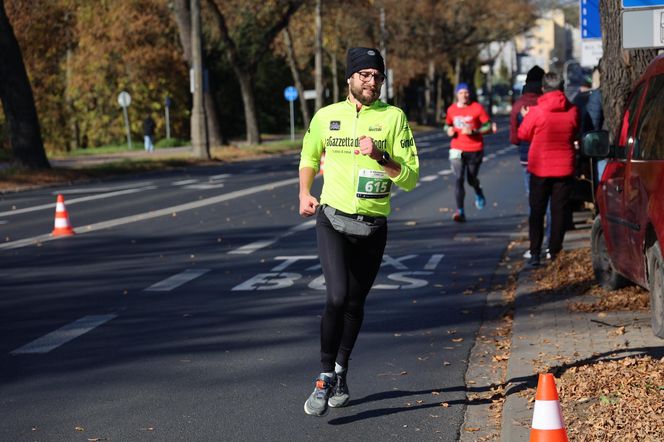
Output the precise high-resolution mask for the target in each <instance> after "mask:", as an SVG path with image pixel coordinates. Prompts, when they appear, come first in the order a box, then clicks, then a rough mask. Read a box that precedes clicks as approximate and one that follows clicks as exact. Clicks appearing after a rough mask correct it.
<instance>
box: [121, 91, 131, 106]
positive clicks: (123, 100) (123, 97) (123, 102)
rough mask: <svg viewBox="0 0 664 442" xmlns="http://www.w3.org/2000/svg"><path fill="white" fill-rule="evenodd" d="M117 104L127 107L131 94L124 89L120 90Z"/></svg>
mask: <svg viewBox="0 0 664 442" xmlns="http://www.w3.org/2000/svg"><path fill="white" fill-rule="evenodd" d="M118 104H119V105H120V106H122V107H129V105H130V104H131V95H129V93H128V92H125V91H122V92H120V93H119V94H118Z"/></svg>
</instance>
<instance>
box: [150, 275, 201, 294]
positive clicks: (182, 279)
mask: <svg viewBox="0 0 664 442" xmlns="http://www.w3.org/2000/svg"><path fill="white" fill-rule="evenodd" d="M209 271H210V269H187V270H184V271H182V272H180V273H178V274H177V275H173V276H170V277H168V278H166V279H164V280H163V281H159V282H157V283H155V284H152V285H151V286H150V287H148V288H146V289H144V290H143V291H144V292H170V291H171V290H173V289H175V288H178V287H180V286H181V285H182V284H185V283H187V282H189V281H192V280H194V279H196V278H198V277H200V276H203V275H205V274H206V273H207V272H209Z"/></svg>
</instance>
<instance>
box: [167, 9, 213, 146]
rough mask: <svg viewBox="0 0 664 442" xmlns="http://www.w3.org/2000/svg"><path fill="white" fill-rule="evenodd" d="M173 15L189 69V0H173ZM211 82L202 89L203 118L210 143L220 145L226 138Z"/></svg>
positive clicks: (190, 60)
mask: <svg viewBox="0 0 664 442" xmlns="http://www.w3.org/2000/svg"><path fill="white" fill-rule="evenodd" d="M173 15H174V16H175V23H176V24H177V26H178V33H179V34H180V44H181V45H182V50H183V52H184V59H185V62H186V63H187V66H188V67H189V69H191V66H192V51H191V11H190V10H189V0H175V1H174V2H173ZM205 59H207V57H206V56H205V50H203V60H205ZM212 84H213V82H209V85H208V89H207V90H205V91H204V94H205V98H204V106H205V118H206V120H207V121H206V122H207V128H208V131H209V134H208V136H209V137H210V145H211V146H220V145H222V144H226V139H225V137H224V134H223V131H222V130H221V124H220V121H219V113H218V112H217V108H218V107H217V99H216V97H215V95H214V94H213V93H212Z"/></svg>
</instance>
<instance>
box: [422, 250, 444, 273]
mask: <svg viewBox="0 0 664 442" xmlns="http://www.w3.org/2000/svg"><path fill="white" fill-rule="evenodd" d="M444 257H445V255H443V254H442V253H441V254H440V255H431V258H429V262H427V263H426V265H425V266H424V270H436V267H438V264H440V261H442V260H443V258H444Z"/></svg>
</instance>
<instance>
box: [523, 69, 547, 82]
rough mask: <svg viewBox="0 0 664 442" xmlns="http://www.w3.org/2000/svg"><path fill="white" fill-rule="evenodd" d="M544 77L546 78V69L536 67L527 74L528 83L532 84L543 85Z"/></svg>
mask: <svg viewBox="0 0 664 442" xmlns="http://www.w3.org/2000/svg"><path fill="white" fill-rule="evenodd" d="M543 77H544V69H542V68H541V67H539V66H537V65H535V66H533V68H532V69H530V70H529V71H528V73H527V74H526V83H532V82H539V83H542V78H543Z"/></svg>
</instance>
